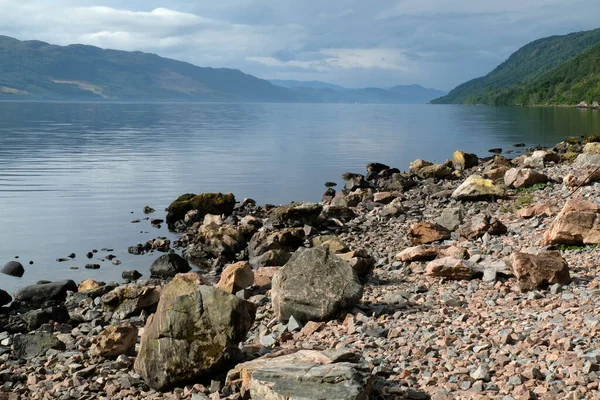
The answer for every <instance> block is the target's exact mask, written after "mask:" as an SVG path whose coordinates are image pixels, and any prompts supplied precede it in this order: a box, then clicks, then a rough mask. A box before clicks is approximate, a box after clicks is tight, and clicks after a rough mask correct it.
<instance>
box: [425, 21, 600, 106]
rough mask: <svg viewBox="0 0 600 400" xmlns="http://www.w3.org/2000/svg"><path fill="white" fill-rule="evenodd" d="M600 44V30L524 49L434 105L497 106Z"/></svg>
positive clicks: (551, 39) (551, 38)
mask: <svg viewBox="0 0 600 400" xmlns="http://www.w3.org/2000/svg"><path fill="white" fill-rule="evenodd" d="M597 43H600V29H594V30H591V31H582V32H574V33H570V34H567V35H554V36H549V37H546V38H540V39H537V40H534V41H533V42H530V43H528V44H526V45H525V46H522V47H521V48H520V49H518V50H517V51H515V52H514V53H513V54H511V56H510V57H509V58H508V59H507V60H506V61H504V62H503V63H501V64H500V65H498V66H497V67H496V68H494V69H493V70H492V71H491V72H490V73H488V74H487V75H485V76H482V77H479V78H475V79H472V80H470V81H467V82H465V83H463V84H461V85H459V86H457V87H456V88H454V89H453V90H451V91H450V92H449V93H448V94H447V95H446V96H443V97H441V98H438V99H435V100H433V101H432V103H434V104H495V102H494V100H493V99H494V98H495V96H497V95H498V94H499V93H501V92H504V91H507V90H510V89H513V88H516V87H518V86H523V85H527V84H529V83H530V82H532V81H534V80H536V79H538V78H540V77H542V76H543V75H544V74H546V73H548V72H550V71H552V70H553V69H555V68H557V67H559V66H560V65H562V64H564V63H565V62H568V61H569V60H571V59H573V58H574V57H577V56H578V55H579V54H581V53H582V52H584V51H585V50H587V49H589V48H591V47H593V46H594V45H595V44H597Z"/></svg>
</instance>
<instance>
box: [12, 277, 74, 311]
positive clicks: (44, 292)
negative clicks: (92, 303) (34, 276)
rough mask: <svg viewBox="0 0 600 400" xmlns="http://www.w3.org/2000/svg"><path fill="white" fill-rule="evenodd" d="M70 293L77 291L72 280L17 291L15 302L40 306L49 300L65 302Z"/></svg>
mask: <svg viewBox="0 0 600 400" xmlns="http://www.w3.org/2000/svg"><path fill="white" fill-rule="evenodd" d="M68 291H71V292H76V291H77V284H76V283H75V282H74V281H72V280H64V281H56V282H50V283H40V284H36V285H30V286H26V287H24V288H23V289H20V290H17V291H16V292H15V294H14V295H15V300H19V301H21V302H23V303H29V304H32V305H39V304H42V303H44V302H46V301H49V300H57V301H61V300H64V299H65V298H66V296H67V292H68Z"/></svg>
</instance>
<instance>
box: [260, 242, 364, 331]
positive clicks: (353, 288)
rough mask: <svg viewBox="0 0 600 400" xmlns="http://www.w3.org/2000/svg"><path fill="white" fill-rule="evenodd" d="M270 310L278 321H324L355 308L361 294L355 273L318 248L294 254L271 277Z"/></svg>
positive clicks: (342, 261) (330, 253)
mask: <svg viewBox="0 0 600 400" xmlns="http://www.w3.org/2000/svg"><path fill="white" fill-rule="evenodd" d="M271 293H272V296H273V309H274V311H275V315H276V317H277V318H278V319H279V320H280V321H287V320H288V319H289V318H290V317H291V316H294V317H295V318H296V319H297V320H299V321H310V320H326V319H328V318H330V317H332V316H333V315H334V314H335V313H336V312H337V311H339V310H340V309H344V308H348V307H352V306H354V305H355V304H357V303H358V302H359V301H360V299H361V297H362V293H363V286H362V284H361V283H360V280H359V277H358V276H357V273H356V271H355V270H354V269H353V268H352V265H351V264H350V263H348V262H347V261H345V260H343V259H341V258H340V257H339V256H337V255H336V254H334V253H333V251H331V250H330V249H329V247H328V246H321V247H316V248H311V249H306V250H301V251H297V252H296V253H294V255H293V256H292V258H291V259H290V261H288V262H287V264H285V266H283V268H281V269H280V270H279V271H278V272H277V273H276V274H275V276H274V277H273V284H272V290H271Z"/></svg>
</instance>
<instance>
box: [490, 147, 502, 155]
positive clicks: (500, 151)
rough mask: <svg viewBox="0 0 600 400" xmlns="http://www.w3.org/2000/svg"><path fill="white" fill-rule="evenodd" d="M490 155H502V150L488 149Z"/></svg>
mask: <svg viewBox="0 0 600 400" xmlns="http://www.w3.org/2000/svg"><path fill="white" fill-rule="evenodd" d="M488 151H489V152H490V153H495V154H500V153H502V149H501V148H499V147H497V148H493V149H489V150H488Z"/></svg>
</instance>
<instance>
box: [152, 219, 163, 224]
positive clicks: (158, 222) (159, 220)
mask: <svg viewBox="0 0 600 400" xmlns="http://www.w3.org/2000/svg"><path fill="white" fill-rule="evenodd" d="M163 222H165V220H164V219H160V218H152V219H151V220H150V224H152V225H160V224H162V223H163Z"/></svg>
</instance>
